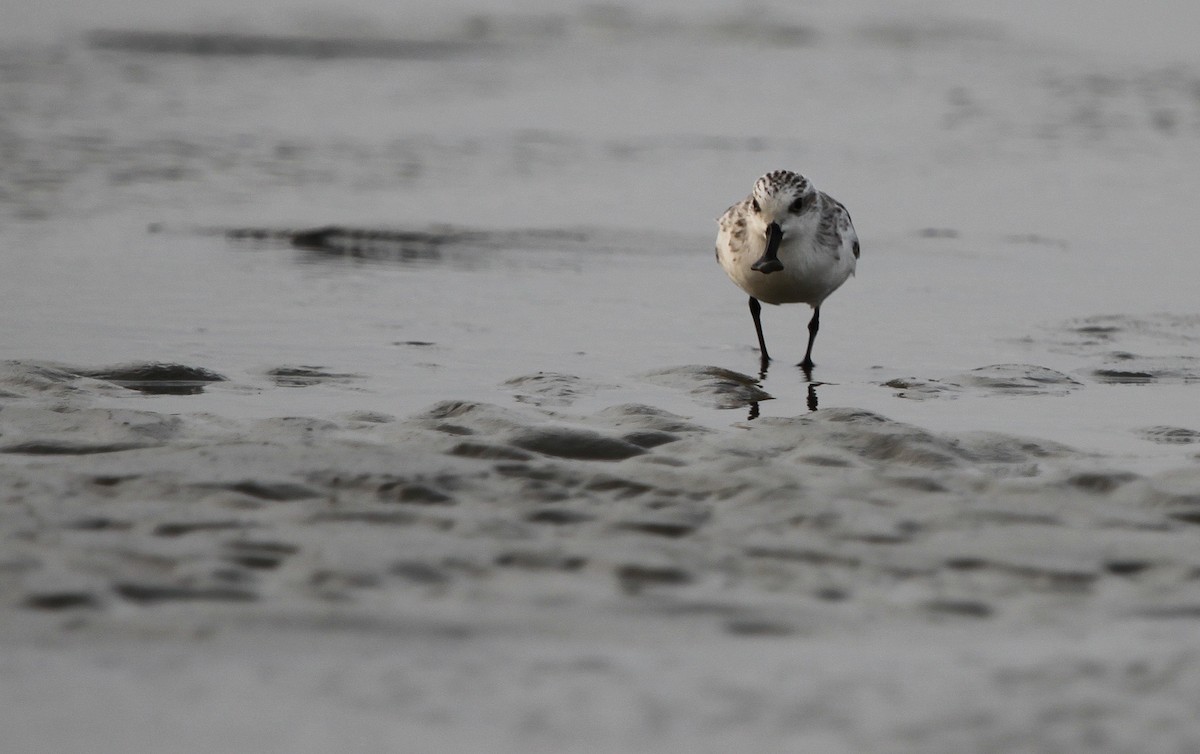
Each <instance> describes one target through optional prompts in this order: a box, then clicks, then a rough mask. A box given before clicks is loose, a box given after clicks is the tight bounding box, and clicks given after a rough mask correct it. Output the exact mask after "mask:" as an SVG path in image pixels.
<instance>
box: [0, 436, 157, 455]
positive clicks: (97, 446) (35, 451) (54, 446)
mask: <svg viewBox="0 0 1200 754" xmlns="http://www.w3.org/2000/svg"><path fill="white" fill-rule="evenodd" d="M155 445H157V443H149V442H106V443H90V442H72V441H59V440H30V441H28V442H18V443H13V444H12V445H5V446H3V447H0V453H12V454H14V455H28V456H86V455H92V454H94V453H120V452H122V451H126V450H140V449H142V448H151V447H154V446H155Z"/></svg>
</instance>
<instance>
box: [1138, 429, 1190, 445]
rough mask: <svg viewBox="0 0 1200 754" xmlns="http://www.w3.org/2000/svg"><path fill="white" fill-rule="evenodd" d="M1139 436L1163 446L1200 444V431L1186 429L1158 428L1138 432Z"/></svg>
mask: <svg viewBox="0 0 1200 754" xmlns="http://www.w3.org/2000/svg"><path fill="white" fill-rule="evenodd" d="M1138 434H1139V435H1141V436H1142V437H1143V438H1144V439H1146V440H1149V441H1150V442H1156V443H1160V444H1163V445H1190V444H1192V443H1197V442H1200V431H1198V430H1195V429H1187V428H1186V427H1168V426H1162V425H1159V426H1156V427H1146V428H1145V429H1141V430H1138Z"/></svg>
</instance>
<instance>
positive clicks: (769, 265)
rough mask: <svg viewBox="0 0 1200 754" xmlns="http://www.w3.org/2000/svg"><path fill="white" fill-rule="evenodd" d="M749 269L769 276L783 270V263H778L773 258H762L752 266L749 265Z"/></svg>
mask: <svg viewBox="0 0 1200 754" xmlns="http://www.w3.org/2000/svg"><path fill="white" fill-rule="evenodd" d="M750 269H752V270H754V271H755V272H761V273H762V274H764V275H770V274H771V273H772V272H779V271H780V270H782V269H783V262H780V261H779V260H778V259H776V258H775V257H763V258H762V259H759V260H758V261H757V262H755V263H754V264H752V265H750Z"/></svg>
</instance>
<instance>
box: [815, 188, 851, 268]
mask: <svg viewBox="0 0 1200 754" xmlns="http://www.w3.org/2000/svg"><path fill="white" fill-rule="evenodd" d="M820 193H821V222H820V224H819V225H818V226H817V238H818V240H819V241H820V243H821V245H822V246H828V247H829V248H833V249H840V248H842V244H843V242H845V241H850V242H851V246H850V248H851V250H852V251H853V252H854V258H855V259H858V252H859V248H858V234H857V233H855V232H854V223H853V222H851V220H850V212H849V211H847V210H846V207H845V206H844V205H843V204H842V203H841V202H839V201H838V200H837V199H834V198H833V197H832V196H830V195H829V194H826V193H825V192H824V191H822V192H820Z"/></svg>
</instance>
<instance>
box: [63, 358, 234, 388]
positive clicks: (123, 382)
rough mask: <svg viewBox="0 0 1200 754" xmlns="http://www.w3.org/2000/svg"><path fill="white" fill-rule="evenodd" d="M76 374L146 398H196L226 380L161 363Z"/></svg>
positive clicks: (206, 371)
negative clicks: (146, 396)
mask: <svg viewBox="0 0 1200 754" xmlns="http://www.w3.org/2000/svg"><path fill="white" fill-rule="evenodd" d="M76 373H77V374H79V375H80V376H81V377H91V378H93V379H97V380H105V381H106V382H111V383H113V384H114V385H120V386H121V387H123V388H128V389H130V390H136V391H138V392H139V393H146V394H147V395H198V394H200V393H202V392H204V388H205V387H207V386H208V385H210V384H211V383H214V382H224V381H225V379H226V378H225V377H223V376H222V375H220V374H217V373H216V372H214V371H212V370H211V369H205V368H204V367H190V366H187V365H185V364H172V363H164V362H150V363H144V364H125V365H121V366H112V367H100V368H96V369H79V370H78V371H77V372H76Z"/></svg>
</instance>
